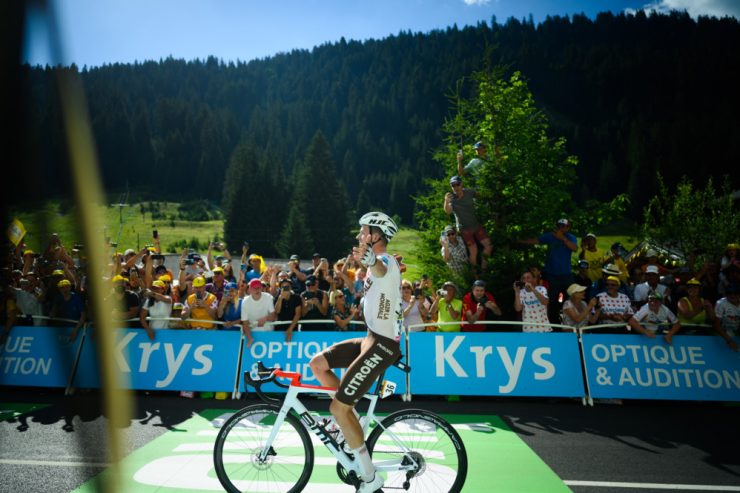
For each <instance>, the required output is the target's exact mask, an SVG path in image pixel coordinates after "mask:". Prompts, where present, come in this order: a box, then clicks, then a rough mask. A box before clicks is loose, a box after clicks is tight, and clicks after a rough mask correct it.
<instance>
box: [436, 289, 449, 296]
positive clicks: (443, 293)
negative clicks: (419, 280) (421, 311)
mask: <svg viewBox="0 0 740 493" xmlns="http://www.w3.org/2000/svg"><path fill="white" fill-rule="evenodd" d="M437 294H438V295H440V296H447V291H445V290H444V289H438V290H437Z"/></svg>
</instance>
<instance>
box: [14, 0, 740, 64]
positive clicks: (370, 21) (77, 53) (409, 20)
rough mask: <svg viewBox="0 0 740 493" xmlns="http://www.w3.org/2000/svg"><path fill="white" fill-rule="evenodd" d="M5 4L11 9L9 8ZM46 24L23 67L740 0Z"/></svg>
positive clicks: (230, 3) (355, 7)
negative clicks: (56, 34) (55, 40)
mask: <svg viewBox="0 0 740 493" xmlns="http://www.w3.org/2000/svg"><path fill="white" fill-rule="evenodd" d="M6 1H7V0H6ZM48 1H49V3H50V4H51V5H52V8H53V11H54V14H55V18H56V26H57V28H58V32H59V38H58V39H59V40H60V43H58V44H57V43H54V45H53V46H54V49H52V44H51V42H50V39H53V38H54V36H50V35H49V32H50V31H49V24H50V23H49V22H48V21H49V16H45V15H40V14H39V13H38V12H31V13H30V14H29V22H28V26H27V29H26V42H25V49H24V54H23V61H24V62H29V63H31V64H33V65H37V64H40V65H46V64H51V65H55V64H57V63H61V64H63V65H69V64H70V63H75V64H77V65H78V66H80V67H83V66H88V67H92V66H100V65H103V64H107V63H133V62H135V61H139V62H142V61H146V60H155V61H156V60H160V59H163V58H166V57H168V56H173V57H174V58H180V59H185V60H194V59H205V58H207V57H208V56H211V55H213V56H215V57H217V58H219V59H221V60H224V61H237V60H241V61H248V60H252V59H255V58H262V57H266V56H271V55H274V54H276V53H279V52H286V51H290V50H292V49H295V48H299V49H311V48H313V47H314V46H317V45H320V44H322V43H326V42H333V41H337V40H339V39H340V38H341V37H345V38H346V39H348V40H349V39H355V40H366V39H370V38H376V39H377V38H383V37H385V36H388V35H391V34H397V33H398V32H399V31H401V30H404V31H406V30H411V31H413V32H427V31H430V30H432V29H444V28H445V27H447V26H451V25H453V24H457V25H458V26H463V25H474V24H476V23H478V22H480V21H485V22H489V23H490V22H491V19H492V18H493V17H494V16H495V17H496V19H497V20H498V22H503V21H505V20H506V19H508V18H509V17H516V18H520V19H521V18H525V17H528V16H529V15H530V14H531V15H532V16H533V18H534V20H535V22H539V21H542V20H543V19H545V17H546V16H547V15H570V14H576V13H585V14H586V15H588V16H590V17H593V16H595V14H596V13H598V12H601V11H605V10H611V11H613V12H621V11H625V10H626V11H628V12H634V11H636V10H640V9H647V10H658V11H665V10H669V9H671V8H677V9H685V10H688V12H689V13H690V14H691V15H692V16H697V15H717V16H722V15H730V16H733V17H736V18H738V17H740V0H637V1H635V0H559V1H556V0H262V1H255V0H210V1H206V0H117V1H114V0H48Z"/></svg>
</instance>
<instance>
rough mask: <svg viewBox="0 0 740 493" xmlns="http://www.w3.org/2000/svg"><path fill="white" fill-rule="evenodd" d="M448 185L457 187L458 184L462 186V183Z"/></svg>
mask: <svg viewBox="0 0 740 493" xmlns="http://www.w3.org/2000/svg"><path fill="white" fill-rule="evenodd" d="M450 185H451V186H453V187H455V188H457V187H459V186H462V183H450Z"/></svg>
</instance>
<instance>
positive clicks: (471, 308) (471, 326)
mask: <svg viewBox="0 0 740 493" xmlns="http://www.w3.org/2000/svg"><path fill="white" fill-rule="evenodd" d="M462 307H463V308H462V313H463V315H462V319H463V321H465V322H467V323H464V324H462V327H461V328H462V331H463V332H486V330H489V331H493V330H494V329H493V326H486V325H484V324H480V323H478V322H482V321H484V320H493V318H494V317H500V316H501V308H499V306H498V305H497V304H496V300H495V299H493V295H492V294H491V293H489V292H488V291H486V283H485V281H482V280H480V279H477V280H476V281H474V282H473V286H472V287H471V289H470V292H469V293H467V294H465V296H463V299H462Z"/></svg>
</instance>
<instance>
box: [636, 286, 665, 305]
mask: <svg viewBox="0 0 740 493" xmlns="http://www.w3.org/2000/svg"><path fill="white" fill-rule="evenodd" d="M667 290H668V286H666V285H664V284H658V285H657V286H656V287H655V289H653V288H651V287H650V285H649V284H648V283H647V282H643V283H640V284H638V285H637V286H635V301H636V302H638V303H639V302H643V301H647V297H648V295H649V294H650V293H652V292H655V293H658V294H659V295H661V296H662V297H663V299H665V297H666V294H665V293H666V291H667Z"/></svg>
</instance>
